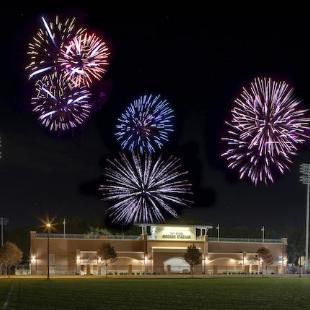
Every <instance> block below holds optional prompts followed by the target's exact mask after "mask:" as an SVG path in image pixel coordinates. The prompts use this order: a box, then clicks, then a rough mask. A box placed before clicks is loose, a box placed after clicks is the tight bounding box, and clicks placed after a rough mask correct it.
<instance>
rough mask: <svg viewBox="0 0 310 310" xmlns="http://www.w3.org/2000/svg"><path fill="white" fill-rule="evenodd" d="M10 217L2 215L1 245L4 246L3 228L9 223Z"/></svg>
mask: <svg viewBox="0 0 310 310" xmlns="http://www.w3.org/2000/svg"><path fill="white" fill-rule="evenodd" d="M8 221H9V220H8V219H7V218H5V217H0V225H1V246H2V247H3V243H4V238H3V230H4V225H6V224H7V223H8Z"/></svg>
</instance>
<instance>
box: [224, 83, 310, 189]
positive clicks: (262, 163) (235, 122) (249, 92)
mask: <svg viewBox="0 0 310 310" xmlns="http://www.w3.org/2000/svg"><path fill="white" fill-rule="evenodd" d="M299 106H300V101H298V100H296V99H295V98H294V96H293V89H292V88H291V87H290V86H289V85H288V84H287V83H286V82H275V81H272V80H271V79H270V78H269V79H267V78H264V79H260V78H256V79H255V80H254V81H253V82H252V83H251V85H250V88H249V89H247V88H243V90H242V93H241V95H240V97H239V98H237V99H236V100H235V106H234V107H233V109H232V111H231V112H232V119H231V121H229V122H227V125H228V128H229V129H228V134H227V137H225V138H223V140H224V141H226V143H227V151H226V152H225V153H224V154H222V156H224V157H225V158H226V160H227V162H228V167H229V168H232V169H238V171H239V174H240V178H243V177H247V178H249V179H250V180H251V181H252V182H253V183H254V184H255V185H256V184H257V183H259V182H264V183H266V184H267V183H269V182H273V181H274V177H273V173H274V172H280V173H281V174H283V173H284V172H285V171H286V170H288V169H289V165H290V164H291V162H292V160H291V157H292V156H294V155H296V152H297V150H298V146H299V145H301V144H303V143H304V142H305V141H306V140H308V139H309V122H310V119H309V118H306V117H305V112H306V110H302V109H300V108H299Z"/></svg>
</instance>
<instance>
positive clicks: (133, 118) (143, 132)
mask: <svg viewBox="0 0 310 310" xmlns="http://www.w3.org/2000/svg"><path fill="white" fill-rule="evenodd" d="M173 118H174V113H173V110H172V109H171V108H170V105H169V102H168V101H167V100H166V99H162V98H161V97H160V95H157V96H154V95H144V96H141V97H139V98H138V99H136V100H134V101H133V102H132V103H131V104H130V105H129V106H128V107H127V109H126V110H125V112H124V113H123V114H122V115H121V116H120V117H119V118H118V123H117V125H116V128H117V132H116V133H115V136H116V139H117V141H118V142H119V143H120V145H121V147H122V149H127V150H129V151H139V152H140V153H141V154H143V153H145V152H147V153H154V152H155V151H156V149H157V148H158V149H160V148H161V147H162V146H163V144H164V143H165V142H167V141H168V140H169V136H170V134H171V133H172V132H173V131H174V125H173V121H172V120H173Z"/></svg>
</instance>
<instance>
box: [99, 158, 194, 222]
mask: <svg viewBox="0 0 310 310" xmlns="http://www.w3.org/2000/svg"><path fill="white" fill-rule="evenodd" d="M186 174H187V172H184V171H182V170H181V164H180V161H179V159H178V158H175V157H173V156H171V157H170V158H169V159H168V160H167V161H165V160H163V159H162V158H161V157H159V158H158V159H156V160H153V159H152V157H151V155H145V156H141V155H139V154H138V153H137V154H132V156H131V157H127V156H126V155H124V154H121V155H120V157H119V158H115V159H114V160H109V161H108V166H107V167H106V169H105V173H104V175H105V184H104V185H102V186H100V190H101V191H102V193H103V199H104V200H106V201H109V202H112V206H111V207H109V209H108V213H109V216H110V217H111V218H112V220H113V222H116V223H125V224H129V223H148V222H154V221H158V222H162V221H164V214H169V215H172V216H174V217H177V212H176V211H175V209H174V208H173V206H174V205H181V206H186V205H188V204H189V203H190V201H189V200H187V199H186V197H187V195H189V194H191V184H189V182H188V181H187V180H186V178H185V176H186Z"/></svg>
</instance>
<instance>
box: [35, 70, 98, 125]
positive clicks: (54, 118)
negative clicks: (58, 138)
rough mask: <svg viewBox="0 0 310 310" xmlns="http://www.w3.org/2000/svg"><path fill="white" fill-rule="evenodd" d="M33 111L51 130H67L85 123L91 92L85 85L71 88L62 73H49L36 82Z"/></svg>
mask: <svg viewBox="0 0 310 310" xmlns="http://www.w3.org/2000/svg"><path fill="white" fill-rule="evenodd" d="M35 88H36V97H34V98H32V102H31V104H32V106H33V111H34V112H36V113H37V114H39V117H38V119H39V121H40V122H41V123H42V125H43V126H45V127H47V128H49V129H50V131H66V130H69V129H74V128H76V127H77V126H79V125H81V124H83V123H84V122H85V121H86V120H87V119H88V117H89V115H90V112H91V109H92V104H90V103H89V101H90V97H91V93H90V92H89V90H88V89H87V88H86V87H85V86H83V87H80V88H79V89H71V88H70V87H69V86H68V84H67V82H66V79H64V77H63V76H62V75H57V74H54V75H48V76H45V77H44V78H43V79H41V80H39V81H37V82H36V84H35Z"/></svg>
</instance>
